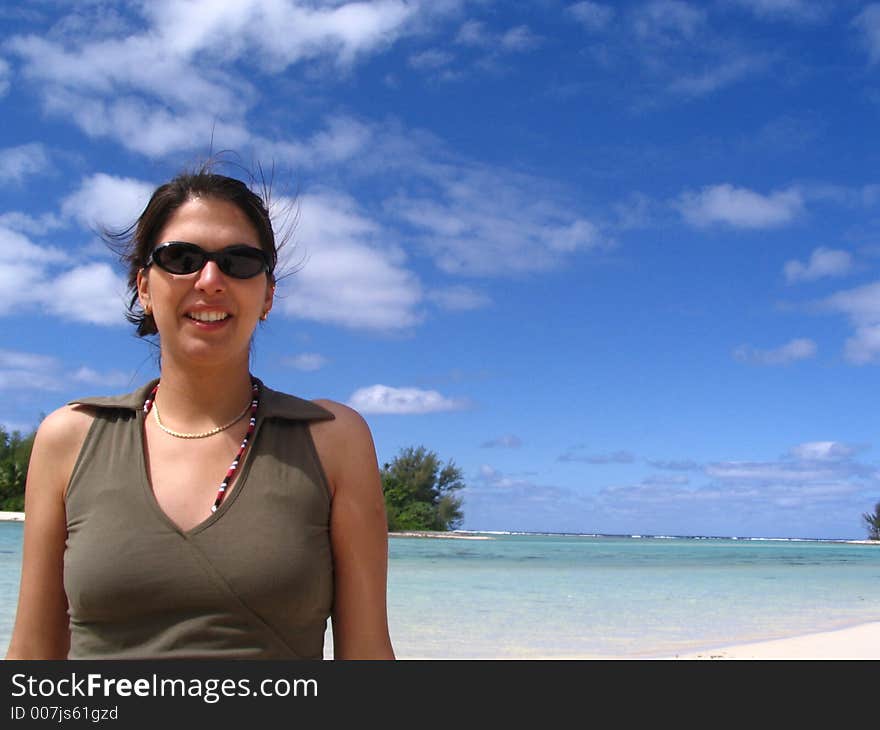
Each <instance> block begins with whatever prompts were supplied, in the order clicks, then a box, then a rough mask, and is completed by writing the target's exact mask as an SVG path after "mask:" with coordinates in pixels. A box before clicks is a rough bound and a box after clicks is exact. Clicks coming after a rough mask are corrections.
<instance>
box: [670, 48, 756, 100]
mask: <svg viewBox="0 0 880 730" xmlns="http://www.w3.org/2000/svg"><path fill="white" fill-rule="evenodd" d="M769 67H770V58H769V56H766V55H740V56H737V57H734V58H725V59H722V60H720V61H713V62H712V63H711V64H710V65H709V67H708V68H707V69H706V70H704V71H703V72H702V73H697V74H692V73H689V74H685V75H683V76H680V77H678V78H676V79H675V80H674V81H672V83H671V84H670V86H669V88H670V90H671V91H673V92H675V93H678V94H685V95H688V96H703V95H705V94H710V93H712V92H713V91H717V90H718V89H721V88H722V87H725V86H729V85H730V84H732V83H735V82H737V81H739V80H741V79H744V78H746V77H747V76H752V75H754V74H755V72H757V71H763V70H765V69H767V68H769Z"/></svg>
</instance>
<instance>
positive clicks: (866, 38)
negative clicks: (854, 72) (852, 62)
mask: <svg viewBox="0 0 880 730" xmlns="http://www.w3.org/2000/svg"><path fill="white" fill-rule="evenodd" d="M853 24H854V25H855V26H856V27H857V28H858V29H859V30H860V31H861V32H862V42H863V43H864V45H865V48H866V49H867V51H868V55H869V57H870V59H871V63H877V62H878V61H880V3H871V4H870V5H866V6H865V8H864V10H862V12H861V13H859V14H858V15H857V16H856V17H855V19H854V20H853Z"/></svg>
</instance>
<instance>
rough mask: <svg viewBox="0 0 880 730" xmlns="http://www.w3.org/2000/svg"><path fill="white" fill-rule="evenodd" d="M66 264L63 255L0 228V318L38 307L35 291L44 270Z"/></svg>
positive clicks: (43, 274) (42, 278)
mask: <svg viewBox="0 0 880 730" xmlns="http://www.w3.org/2000/svg"><path fill="white" fill-rule="evenodd" d="M66 260H67V256H66V254H64V252H62V251H60V250H58V249H56V248H52V247H47V246H38V245H36V244H34V243H32V242H31V241H30V239H28V238H27V237H26V236H24V235H22V234H21V233H19V232H18V231H14V230H12V229H10V228H6V227H3V226H0V314H7V313H9V312H11V311H13V310H14V309H17V308H19V307H22V306H28V305H33V304H36V303H39V301H40V297H39V293H38V289H39V287H40V285H41V284H42V282H43V281H45V278H46V276H47V274H46V271H47V267H48V266H49V265H50V264H54V263H61V262H64V261H66Z"/></svg>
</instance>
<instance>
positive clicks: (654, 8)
mask: <svg viewBox="0 0 880 730" xmlns="http://www.w3.org/2000/svg"><path fill="white" fill-rule="evenodd" d="M707 18H708V16H707V13H706V11H705V10H704V9H703V8H701V7H699V6H697V5H695V4H691V3H687V2H683V0H651V2H646V3H644V4H642V5H640V6H638V7H636V8H635V9H633V11H632V13H631V16H630V20H631V22H632V26H633V29H634V31H635V34H636V36H637V37H638V38H639V39H640V40H642V41H643V42H648V43H655V44H661V45H672V44H677V43H681V42H683V41H690V40H692V39H693V38H695V37H696V36H697V35H698V34H699V33H700V32H701V31H703V29H704V28H705V26H706V22H707Z"/></svg>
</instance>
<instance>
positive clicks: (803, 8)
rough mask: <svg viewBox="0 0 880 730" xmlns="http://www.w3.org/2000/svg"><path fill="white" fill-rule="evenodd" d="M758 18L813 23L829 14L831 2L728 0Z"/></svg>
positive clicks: (810, 0)
mask: <svg viewBox="0 0 880 730" xmlns="http://www.w3.org/2000/svg"><path fill="white" fill-rule="evenodd" d="M728 2H731V3H733V4H736V5H739V6H740V7H742V8H746V9H747V10H750V11H752V13H754V15H755V16H756V17H758V18H762V19H767V20H791V21H795V22H803V23H813V22H816V21H818V20H822V19H823V18H825V17H826V16H827V15H828V12H829V4H828V3H826V2H819V1H817V0H728Z"/></svg>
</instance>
